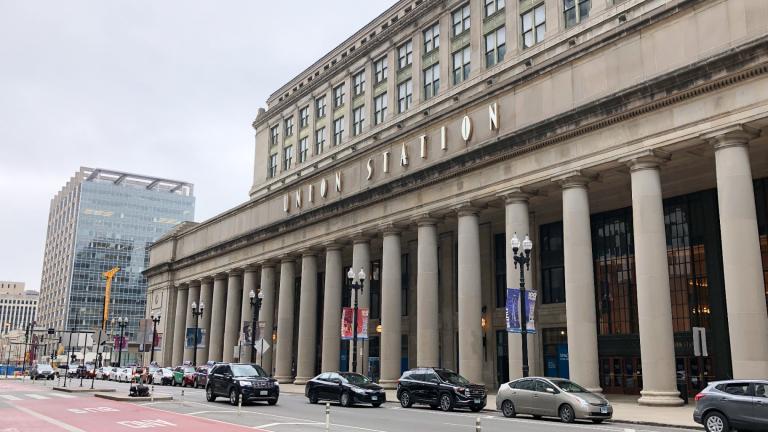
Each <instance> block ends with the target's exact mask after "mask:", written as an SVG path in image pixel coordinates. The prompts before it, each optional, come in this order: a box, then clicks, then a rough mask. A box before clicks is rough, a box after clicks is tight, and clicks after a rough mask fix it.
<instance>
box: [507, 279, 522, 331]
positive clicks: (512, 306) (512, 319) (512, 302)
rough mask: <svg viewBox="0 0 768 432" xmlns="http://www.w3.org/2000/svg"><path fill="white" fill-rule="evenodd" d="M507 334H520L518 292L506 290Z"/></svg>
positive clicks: (516, 290) (511, 289)
mask: <svg viewBox="0 0 768 432" xmlns="http://www.w3.org/2000/svg"><path fill="white" fill-rule="evenodd" d="M506 313H507V332H509V333H520V332H521V331H522V326H520V290H519V289H517V288H507V310H506Z"/></svg>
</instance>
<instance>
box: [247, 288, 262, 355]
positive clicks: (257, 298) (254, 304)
mask: <svg viewBox="0 0 768 432" xmlns="http://www.w3.org/2000/svg"><path fill="white" fill-rule="evenodd" d="M248 298H249V299H250V302H251V310H252V311H253V317H252V321H251V363H255V359H256V323H258V322H259V310H260V309H261V302H262V300H264V293H263V292H262V291H261V290H259V294H258V295H257V294H256V293H255V292H253V290H251V292H250V293H249V294H248ZM262 345H263V344H262ZM261 358H262V363H264V361H263V360H264V350H263V347H262V352H261Z"/></svg>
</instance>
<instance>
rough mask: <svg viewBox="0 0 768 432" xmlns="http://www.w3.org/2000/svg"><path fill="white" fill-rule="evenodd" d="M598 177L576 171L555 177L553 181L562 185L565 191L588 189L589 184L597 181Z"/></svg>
mask: <svg viewBox="0 0 768 432" xmlns="http://www.w3.org/2000/svg"><path fill="white" fill-rule="evenodd" d="M595 178H596V176H591V175H587V174H584V173H583V172H582V171H580V170H575V171H571V172H567V173H565V174H561V175H559V176H556V177H553V178H552V181H553V182H555V183H558V184H560V186H561V187H562V188H563V189H568V188H586V187H587V183H589V182H591V181H593V180H595Z"/></svg>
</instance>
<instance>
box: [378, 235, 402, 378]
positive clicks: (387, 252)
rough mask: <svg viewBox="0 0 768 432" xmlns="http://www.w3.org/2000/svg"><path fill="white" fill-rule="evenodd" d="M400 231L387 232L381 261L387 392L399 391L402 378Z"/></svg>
mask: <svg viewBox="0 0 768 432" xmlns="http://www.w3.org/2000/svg"><path fill="white" fill-rule="evenodd" d="M401 255H402V253H401V251H400V231H399V230H398V229H396V228H394V227H385V228H384V244H383V253H382V257H381V344H380V346H381V379H380V381H379V384H381V386H382V387H384V388H390V389H393V388H396V387H397V380H398V379H399V378H400V350H401V338H402V329H401V327H402V298H401V297H402V288H403V287H402V278H403V271H402V268H401V267H402V266H401V261H400V260H401Z"/></svg>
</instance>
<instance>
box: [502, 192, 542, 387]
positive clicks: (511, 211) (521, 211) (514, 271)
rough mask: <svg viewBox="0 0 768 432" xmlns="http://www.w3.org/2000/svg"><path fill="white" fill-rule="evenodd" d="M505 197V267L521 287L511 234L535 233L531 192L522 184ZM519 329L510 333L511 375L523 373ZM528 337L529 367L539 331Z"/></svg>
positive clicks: (511, 281)
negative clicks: (532, 226) (533, 231)
mask: <svg viewBox="0 0 768 432" xmlns="http://www.w3.org/2000/svg"><path fill="white" fill-rule="evenodd" d="M501 196H502V198H503V199H504V210H505V211H504V217H505V225H504V227H505V228H504V229H505V234H506V235H505V239H506V243H505V245H504V247H505V251H506V257H507V258H506V269H507V287H508V288H515V287H516V288H519V287H520V270H521V269H520V267H519V266H518V267H517V268H515V260H514V259H513V255H512V246H511V244H510V240H512V236H514V235H515V234H517V237H518V238H519V239H520V241H523V239H525V236H526V235H529V236H530V237H531V238H533V237H534V236H533V235H532V233H531V232H530V227H531V225H530V221H529V219H528V214H529V210H528V200H529V199H530V197H531V195H530V194H529V193H526V192H523V191H522V190H520V189H519V188H515V189H512V190H509V191H506V192H504V193H503V194H502V195H501ZM535 254H536V250H535V249H534V252H533V253H532V256H531V265H533V264H534V263H535V259H534V258H533V256H534V255H535ZM522 270H523V271H524V272H525V284H526V289H535V287H534V286H533V278H532V277H531V271H530V270H528V269H525V268H523V269H522ZM522 336H523V335H522V334H519V333H507V343H508V347H509V351H508V353H509V379H510V380H513V379H517V378H521V377H522V376H523V338H522ZM527 337H528V365H529V366H530V369H533V368H532V366H533V363H535V361H536V356H537V353H536V349H535V347H534V341H535V339H536V335H532V334H529V335H527Z"/></svg>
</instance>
